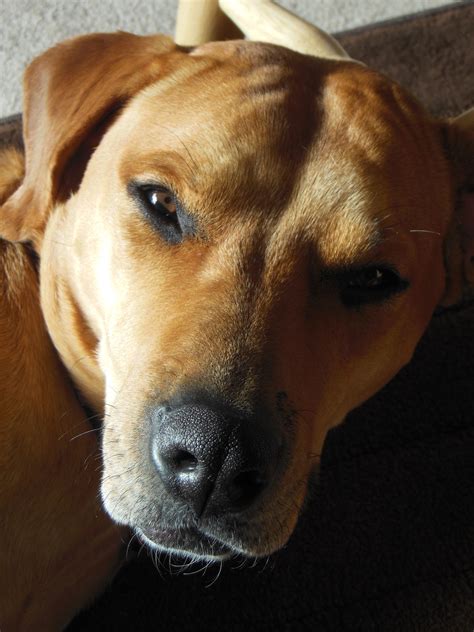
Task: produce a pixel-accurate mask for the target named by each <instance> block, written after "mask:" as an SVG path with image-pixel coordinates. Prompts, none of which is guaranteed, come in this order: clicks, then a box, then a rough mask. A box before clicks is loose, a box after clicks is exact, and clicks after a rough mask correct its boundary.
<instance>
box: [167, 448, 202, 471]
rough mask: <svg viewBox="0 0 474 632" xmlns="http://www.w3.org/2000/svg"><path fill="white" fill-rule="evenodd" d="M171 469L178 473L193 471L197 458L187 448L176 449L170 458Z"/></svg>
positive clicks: (196, 464)
mask: <svg viewBox="0 0 474 632" xmlns="http://www.w3.org/2000/svg"><path fill="white" fill-rule="evenodd" d="M171 462H172V465H173V469H174V470H175V471H176V472H178V473H185V472H194V470H195V469H196V468H197V466H198V460H197V458H196V457H195V456H194V454H191V452H188V451H187V450H177V452H175V454H174V455H173V456H172V458H171Z"/></svg>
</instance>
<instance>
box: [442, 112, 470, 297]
mask: <svg viewBox="0 0 474 632" xmlns="http://www.w3.org/2000/svg"><path fill="white" fill-rule="evenodd" d="M446 138H447V151H448V157H449V160H450V164H451V169H452V174H453V179H454V186H455V195H456V209H455V217H454V221H453V223H452V225H451V229H450V231H449V234H448V237H447V239H446V243H445V260H446V272H447V277H446V290H445V294H444V297H443V300H442V304H443V305H451V304H453V303H456V302H457V301H459V300H460V299H461V298H462V296H463V294H464V293H465V292H466V290H467V289H468V288H469V287H471V288H474V108H473V109H471V110H468V111H467V112H465V113H464V114H462V115H461V116H459V117H457V118H455V119H452V120H450V121H449V122H448V124H447V127H446Z"/></svg>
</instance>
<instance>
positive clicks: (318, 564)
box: [3, 3, 474, 632]
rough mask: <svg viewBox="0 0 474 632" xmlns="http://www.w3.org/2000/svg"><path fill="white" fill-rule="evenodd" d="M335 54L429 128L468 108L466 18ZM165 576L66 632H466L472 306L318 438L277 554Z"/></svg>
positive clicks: (412, 22)
mask: <svg viewBox="0 0 474 632" xmlns="http://www.w3.org/2000/svg"><path fill="white" fill-rule="evenodd" d="M340 39H341V41H342V42H343V43H344V45H345V46H346V47H347V49H348V50H349V52H350V53H351V54H352V55H353V56H354V57H357V58H358V59H361V60H363V61H365V62H366V63H368V64H370V65H371V66H372V67H375V68H378V69H380V70H382V71H385V72H387V74H389V75H390V76H391V77H393V78H395V79H398V80H399V81H400V82H401V83H402V84H403V85H405V86H406V87H407V88H409V89H411V90H412V91H413V92H414V93H415V94H416V95H417V96H418V97H419V98H420V99H422V100H423V101H424V103H425V104H426V105H427V106H428V107H429V108H430V110H431V111H432V112H433V113H435V114H440V115H451V114H456V113H458V112H460V111H462V110H463V109H464V108H466V107H468V106H470V105H473V104H474V75H473V73H474V45H473V40H474V6H473V5H472V3H468V4H463V5H461V6H459V7H458V8H455V9H449V10H445V11H441V12H435V13H431V14H427V15H423V16H417V17H415V18H413V19H409V20H404V21H400V22H396V23H391V24H384V25H381V26H376V27H372V28H368V29H363V30H360V31H357V32H352V33H349V34H345V35H343V36H340ZM18 129H19V127H18V121H17V120H13V121H12V120H10V121H9V122H6V123H5V124H4V126H3V131H4V135H3V138H4V140H5V141H8V142H12V140H14V139H15V138H16V139H18ZM172 564H179V561H178V560H172V561H171V562H170V563H168V561H167V560H163V564H162V566H161V568H160V570H159V572H158V570H156V569H155V567H154V565H153V563H152V561H151V559H150V558H149V557H148V556H147V554H146V553H144V552H142V553H141V554H140V555H139V556H138V557H136V558H135V559H133V560H132V561H131V562H130V563H129V564H128V565H127V566H126V567H125V568H124V569H123V570H122V572H121V573H120V574H119V575H118V577H117V578H116V580H115V581H114V582H113V584H112V585H111V587H110V589H109V590H108V591H107V592H106V593H105V594H104V595H103V596H102V597H101V598H100V599H99V600H98V601H97V603H96V604H94V606H93V607H92V608H91V609H90V610H89V611H87V612H84V613H82V614H81V615H79V616H78V617H77V618H76V620H75V621H74V622H73V623H72V624H71V626H70V628H69V632H79V631H82V630H84V631H88V632H93V631H99V630H100V631H101V632H103V631H107V630H111V631H112V630H113V631H120V630H124V631H125V630H147V631H148V630H160V631H166V632H170V631H174V630H176V631H179V632H187V631H188V630H189V631H190V632H191V631H192V632H196V631H197V630H208V631H214V630H216V631H217V630H219V631H220V630H246V631H250V630H252V631H253V630H262V631H263V630H272V631H276V630H278V631H280V630H295V631H300V630H312V631H314V632H326V631H327V632H344V631H346V630H347V631H348V632H349V631H350V632H356V631H359V630H360V631H361V632H370V631H374V632H375V631H377V632H380V631H383V632H392V631H393V632H411V631H417V632H458V631H459V632H472V630H473V629H474V300H469V299H466V301H465V302H464V303H463V304H462V305H460V306H458V307H456V308H452V309H450V310H445V311H442V312H440V313H438V314H436V315H435V316H434V317H433V320H432V323H431V325H430V328H429V329H428V331H427V333H426V335H425V336H424V338H423V339H422V341H421V343H420V345H419V347H418V349H417V351H416V353H415V356H414V358H413V361H412V362H411V363H410V364H409V365H408V366H407V367H406V368H405V369H403V370H402V372H401V373H400V374H399V375H398V376H397V377H396V378H395V379H394V380H393V381H392V382H391V383H390V384H389V385H388V386H387V387H386V388H385V389H384V390H383V391H382V392H380V393H379V394H378V395H377V396H376V397H374V398H373V399H371V400H370V401H369V402H367V403H366V404H365V405H364V406H362V407H361V408H359V409H358V410H356V411H354V412H353V413H352V414H351V415H350V416H349V417H348V418H347V420H346V421H345V422H344V423H343V424H342V425H341V426H340V427H338V428H336V429H334V430H332V431H331V432H330V433H329V435H328V438H327V441H326V444H325V448H324V451H323V455H322V464H321V473H320V480H319V483H318V484H317V485H315V486H314V487H313V489H312V494H311V496H310V498H309V500H308V503H307V506H306V509H305V511H304V513H303V515H302V516H301V519H300V522H299V525H298V527H297V530H296V532H295V533H294V535H293V537H292V538H291V540H290V542H289V543H288V545H287V546H286V547H285V548H284V549H283V550H282V551H280V552H279V553H277V554H275V555H274V556H272V557H271V558H270V559H269V560H267V561H261V562H259V563H257V564H256V565H255V566H254V567H253V566H252V565H250V564H249V563H247V564H246V565H244V566H243V567H242V568H238V566H239V562H238V561H237V562H236V561H234V562H230V563H228V564H226V565H224V567H223V568H222V570H221V572H220V574H219V577H217V575H218V573H219V568H215V567H213V568H209V569H207V571H206V572H202V571H200V570H199V567H194V568H191V569H187V571H186V572H179V568H178V567H176V566H174V567H173V566H172ZM169 566H170V568H171V570H172V571H173V573H170V568H169ZM192 571H196V573H195V574H189V573H190V572H192Z"/></svg>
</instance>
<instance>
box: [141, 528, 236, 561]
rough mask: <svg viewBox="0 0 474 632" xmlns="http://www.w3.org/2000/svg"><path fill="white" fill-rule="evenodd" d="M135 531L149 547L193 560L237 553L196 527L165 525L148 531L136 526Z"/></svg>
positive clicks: (207, 559) (227, 556)
mask: <svg viewBox="0 0 474 632" xmlns="http://www.w3.org/2000/svg"><path fill="white" fill-rule="evenodd" d="M135 531H136V533H137V535H138V537H139V539H140V540H141V541H142V542H143V543H144V544H145V545H147V546H148V547H149V548H151V549H153V550H155V551H162V552H164V553H170V554H173V555H180V556H185V557H187V558H192V561H193V562H194V561H199V560H203V561H208V562H209V561H223V560H226V559H228V558H230V557H232V555H234V554H236V553H237V551H233V550H232V549H231V548H230V547H229V546H227V545H226V544H224V543H222V542H220V541H219V540H216V539H215V538H212V537H210V536H208V535H206V534H204V533H201V532H200V531H199V530H198V529H197V528H195V527H186V528H183V527H181V528H177V529H172V528H167V527H163V528H154V529H153V530H147V531H144V530H142V529H140V528H137V527H136V528H135Z"/></svg>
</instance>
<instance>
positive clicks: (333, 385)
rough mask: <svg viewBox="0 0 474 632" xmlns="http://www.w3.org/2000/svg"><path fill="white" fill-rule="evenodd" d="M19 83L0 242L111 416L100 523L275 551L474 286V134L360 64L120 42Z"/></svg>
mask: <svg viewBox="0 0 474 632" xmlns="http://www.w3.org/2000/svg"><path fill="white" fill-rule="evenodd" d="M25 90H26V92H25V123H24V137H25V145H26V172H25V177H24V179H23V181H22V184H21V185H20V186H19V187H18V189H17V190H16V191H15V192H14V193H13V194H12V195H11V196H10V198H9V199H8V201H7V202H6V203H5V204H4V206H3V207H2V209H1V214H0V234H1V235H2V236H3V237H4V238H5V239H7V240H11V241H15V242H30V243H31V244H33V247H34V249H35V251H36V252H37V253H38V255H39V258H40V278H41V305H42V310H43V314H44V317H45V320H46V323H47V328H48V331H49V334H50V336H51V338H52V340H53V342H54V345H55V347H56V349H57V350H58V352H59V354H60V356H61V358H62V361H63V363H64V366H65V367H66V369H67V371H68V373H69V375H70V376H71V377H72V379H73V381H74V383H75V385H76V387H77V388H78V389H80V391H81V393H82V394H83V396H84V397H85V398H86V400H87V402H88V403H89V405H90V406H91V407H92V408H93V409H94V410H95V411H96V412H98V413H100V414H104V415H105V420H104V439H103V457H104V463H105V472H104V475H103V480H102V498H103V502H104V505H105V507H106V509H107V511H108V513H109V514H110V515H111V516H112V518H114V520H116V521H117V522H119V523H121V524H124V525H128V526H130V527H132V528H133V529H134V530H135V531H136V532H137V533H138V534H140V536H141V537H142V539H143V540H144V541H146V542H147V543H149V544H150V545H151V546H153V547H157V548H159V549H165V550H174V551H181V552H185V553H190V554H192V555H195V556H197V557H200V558H224V557H227V556H229V555H231V554H232V553H235V552H238V553H243V554H244V555H251V556H258V555H266V554H268V553H271V552H272V551H274V550H276V549H277V548H279V547H280V546H282V545H283V544H284V543H285V542H286V540H287V539H288V537H289V536H290V534H291V532H292V530H293V528H294V525H295V523H296V520H297V517H298V513H299V511H300V509H301V506H302V503H303V500H304V497H305V491H306V486H307V481H308V477H309V475H310V472H311V471H312V469H313V468H314V466H315V464H316V463H317V460H318V455H319V454H320V452H321V449H322V445H323V442H324V438H325V436H326V433H327V432H328V430H329V429H330V428H331V427H333V426H334V425H335V424H338V423H339V422H340V421H341V420H342V419H343V418H344V416H345V415H346V414H347V412H348V411H350V410H351V409H353V408H354V407H355V406H357V405H359V404H360V403H361V402H363V401H364V400H366V399H367V398H368V397H370V396H371V395H372V394H373V393H375V392H376V391H377V390H378V389H380V388H381V387H382V386H383V385H384V384H385V383H386V382H387V381H388V380H390V378H391V377H392V376H393V375H394V374H395V373H396V372H397V371H398V370H399V369H400V368H401V367H402V366H403V365H404V364H405V363H407V362H408V361H409V360H410V358H411V356H412V353H413V350H414V348H415V346H416V344H417V342H418V340H419V339H420V337H421V335H422V333H423V331H424V330H425V328H426V326H427V324H428V322H429V320H430V317H431V315H432V312H433V310H434V308H435V307H436V305H437V304H439V303H440V302H442V301H444V302H453V301H455V300H456V299H457V298H458V297H459V296H460V295H461V293H462V290H463V286H464V285H465V284H466V283H467V282H468V281H470V282H472V280H473V276H474V274H473V267H474V263H473V241H474V237H473V232H472V226H473V218H474V210H473V204H472V196H471V195H469V190H470V189H472V187H473V186H474V169H473V164H474V132H473V130H472V121H469V118H464V119H463V121H462V122H459V123H456V122H449V121H434V120H432V119H431V118H430V117H429V116H428V115H427V113H426V112H425V111H424V110H423V109H422V107H421V106H420V105H418V104H417V103H416V102H414V100H413V99H412V98H411V97H410V96H409V95H407V94H406V93H405V92H404V91H403V90H402V89H401V88H400V87H398V86H397V85H396V84H394V83H392V82H390V81H389V80H387V79H386V78H384V77H381V76H380V75H378V74H376V73H374V72H372V71H370V70H368V69H366V68H364V67H362V66H360V65H358V64H355V63H353V62H351V61H343V60H340V61H333V60H327V59H319V58H316V57H312V56H306V55H301V54H299V53H295V52H292V51H290V50H287V49H284V48H280V47H276V46H272V45H267V44H256V43H251V42H240V41H237V42H228V43H222V42H221V43H214V44H208V45H204V46H202V47H199V48H197V49H195V50H193V51H192V52H190V53H189V52H187V51H185V50H182V49H179V48H177V47H175V45H174V44H173V43H172V42H171V40H169V39H168V38H166V37H161V36H152V37H137V36H133V35H129V34H125V33H117V34H107V35H105V34H103V35H91V36H86V37H81V38H76V39H73V40H70V41H68V42H65V43H63V44H61V45H59V46H57V47H56V48H53V49H51V50H49V51H47V52H46V53H45V54H43V55H42V56H41V57H39V58H38V59H36V60H35V61H34V62H33V63H32V64H31V65H30V67H29V68H28V70H27V73H26V79H25ZM466 121H467V123H466ZM2 248H3V251H4V252H6V253H7V254H6V255H3V261H4V263H5V262H7V273H6V283H7V284H9V285H10V286H11V285H13V286H14V287H15V288H16V287H17V281H16V277H15V276H12V274H11V273H10V272H9V271H8V261H9V257H23V258H25V255H24V254H23V252H24V251H23V250H22V246H19V245H12V246H10V245H5V244H4V245H3V246H2ZM17 265H18V266H20V269H23V268H22V266H26V267H28V266H30V267H31V264H30V263H28V262H27V261H26V260H23V262H21V261H19V260H18V262H17V263H15V266H17ZM15 266H14V267H15ZM31 274H33V272H31ZM15 291H16V290H15ZM25 292H26V293H27V295H31V294H33V295H34V284H33V282H31V283H30V284H29V286H28V287H27V288H26V290H25ZM21 300H22V301H23V300H25V301H26V300H28V299H26V298H25V299H23V298H22V299H21ZM2 309H4V308H3V306H2ZM8 318H10V319H11V317H10V316H9V317H8ZM25 318H27V317H26V315H25ZM34 318H35V319H40V315H38V314H36V315H35V316H34ZM9 322H10V321H9ZM26 322H27V323H28V322H29V321H28V320H27V321H26ZM36 322H38V321H36ZM41 335H43V334H41ZM2 336H3V331H2ZM3 340H6V338H5V337H2V346H3V345H4V342H3ZM5 345H6V342H5ZM5 348H6V351H5V350H4V349H3V348H2V349H1V353H3V354H4V356H5V357H6V358H7V359H9V360H10V359H11V357H13V356H15V353H16V349H17V348H18V344H15V347H14V348H11V347H6V346H5ZM42 353H43V351H42V352H41V354H42ZM17 360H18V361H20V360H19V359H16V360H15V361H17ZM25 361H26V360H25ZM51 362H52V363H54V359H52V360H51ZM55 366H56V369H54V370H58V369H57V365H55ZM51 371H52V372H53V368H51ZM48 372H49V369H48ZM51 379H53V380H54V384H55V386H54V388H55V389H56V383H57V384H58V387H57V388H63V387H62V386H59V384H60V383H61V384H62V382H60V380H61V379H62V378H59V377H56V376H55V377H54V378H51ZM57 380H59V382H57ZM16 384H17V382H16V381H14V380H11V381H10V384H9V386H8V392H10V390H13V392H15V389H17V388H18V386H16ZM64 388H66V386H64ZM67 388H68V387H67ZM16 392H18V391H16ZM31 395H32V401H31V403H30V404H29V408H28V410H31V409H32V407H33V402H34V401H43V400H45V399H46V400H48V398H47V396H46V395H37V394H35V393H34V392H33V391H32V393H31ZM38 398H39V400H38ZM72 399H73V400H74V398H72ZM67 400H68V402H69V401H70V400H71V393H69V394H68V396H67ZM21 401H22V395H21V394H20V395H18V396H16V395H15V397H14V398H13V403H12V404H11V408H10V409H8V408H7V411H8V415H9V416H11V415H14V414H15V411H16V409H17V407H18V406H19V405H20V402H21ZM48 401H49V400H48ZM74 401H75V400H74ZM55 404H57V407H58V408H55V410H59V409H61V405H60V404H59V403H57V402H55ZM68 405H69V404H68ZM7 406H8V400H7ZM62 410H64V405H63V407H62ZM74 414H76V415H77V417H76V418H75V419H77V418H79V419H81V411H80V410H76V412H75V413H74ZM8 418H9V417H8ZM6 419H7V418H6ZM4 423H6V422H4V421H3V417H2V424H4ZM72 423H77V421H75V420H73V422H72ZM82 423H85V422H84V421H82ZM8 432H10V430H8ZM22 432H25V431H24V430H22ZM4 435H5V436H6V434H5V433H4ZM49 436H50V437H51V436H53V440H54V441H57V430H55V431H54V432H51V434H49ZM78 445H79V444H78ZM75 447H76V448H77V446H75ZM88 449H89V447H88V448H87V449H85V453H87V450H88ZM2 450H4V446H3V445H2ZM46 450H49V448H48V449H46ZM51 450H53V448H51ZM11 451H13V447H12V448H11ZM75 458H76V459H77V457H75ZM82 458H83V454H81V457H80V458H79V460H81V459H82ZM15 467H16V469H17V470H19V471H20V474H21V475H22V476H23V477H24V478H23V480H24V481H26V483H23V484H26V485H28V484H29V483H28V480H29V479H28V477H27V476H26V474H25V473H24V472H23V468H25V469H26V468H27V467H30V468H31V466H30V465H27V464H26V463H25V465H24V466H23V464H22V465H18V463H16V465H15ZM31 471H32V472H33V470H32V469H31ZM33 473H34V472H33ZM61 475H62V474H61ZM1 476H2V477H4V476H5V475H4V473H3V472H2V473H1ZM45 476H46V478H47V479H48V480H50V479H51V477H52V475H45ZM2 480H3V479H2ZM8 502H11V501H8ZM42 502H43V503H46V504H47V506H48V507H49V508H50V506H49V504H48V503H53V502H54V501H53V500H50V499H44V498H43V499H42ZM44 506H45V505H44V504H43V507H44ZM15 511H18V512H19V513H18V515H20V513H21V512H20V510H19V509H15ZM86 513H87V512H86ZM92 572H95V571H92ZM105 574H106V573H105ZM96 577H97V575H96ZM78 603H79V600H78Z"/></svg>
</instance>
